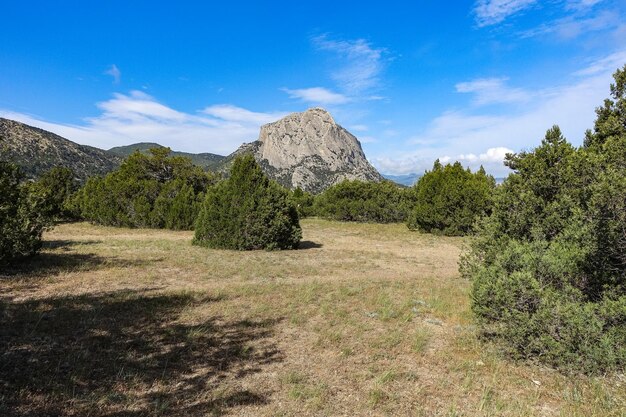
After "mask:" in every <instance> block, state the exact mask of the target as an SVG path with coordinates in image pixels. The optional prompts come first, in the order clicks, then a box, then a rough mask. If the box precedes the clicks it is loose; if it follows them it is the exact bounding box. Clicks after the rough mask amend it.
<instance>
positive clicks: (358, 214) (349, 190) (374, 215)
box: [313, 180, 411, 223]
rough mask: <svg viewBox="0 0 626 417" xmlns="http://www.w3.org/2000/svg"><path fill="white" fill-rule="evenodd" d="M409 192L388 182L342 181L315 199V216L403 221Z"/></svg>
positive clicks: (378, 221)
mask: <svg viewBox="0 0 626 417" xmlns="http://www.w3.org/2000/svg"><path fill="white" fill-rule="evenodd" d="M410 197H411V194H410V192H409V191H408V190H407V189H403V188H401V187H400V186H398V185H397V184H395V183H393V182H391V181H381V182H365V181H358V180H354V181H349V180H346V181H342V182H340V183H339V184H336V185H333V186H332V187H330V188H328V189H327V190H326V191H324V192H323V193H322V194H320V195H318V196H317V197H316V198H315V203H314V207H313V211H314V213H315V214H316V215H318V216H320V217H324V218H327V219H332V220H339V221H352V222H370V223H394V222H403V221H405V220H406V216H407V212H408V210H409V206H410V201H411V198H410Z"/></svg>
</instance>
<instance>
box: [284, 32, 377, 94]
mask: <svg viewBox="0 0 626 417" xmlns="http://www.w3.org/2000/svg"><path fill="white" fill-rule="evenodd" d="M311 42H312V44H313V46H314V47H315V48H316V49H317V50H319V51H323V52H327V53H330V54H331V60H332V68H333V69H332V70H331V71H330V73H329V74H328V75H329V77H330V79H331V80H332V82H333V84H334V88H332V89H330V88H327V87H310V88H299V89H291V88H283V89H282V91H284V92H286V93H287V94H289V97H291V98H293V99H297V100H302V101H305V102H309V103H318V104H322V105H340V104H347V103H352V102H359V101H373V100H381V99H384V97H382V96H381V95H380V94H377V92H378V91H379V90H380V89H381V86H382V80H381V75H382V72H383V70H384V68H385V64H386V59H385V55H386V54H387V51H386V49H385V48H378V47H375V46H374V45H372V44H371V43H370V42H368V41H366V40H365V39H355V40H336V39H331V38H330V37H329V36H328V35H321V36H316V37H314V38H312V39H311Z"/></svg>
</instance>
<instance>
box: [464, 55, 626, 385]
mask: <svg viewBox="0 0 626 417" xmlns="http://www.w3.org/2000/svg"><path fill="white" fill-rule="evenodd" d="M615 80H616V84H614V85H613V86H611V93H612V96H613V100H607V101H606V102H605V105H604V106H603V107H601V108H599V109H598V110H597V114H598V118H597V120H596V123H595V127H594V130H593V131H589V132H587V138H586V140H585V145H584V146H583V147H582V148H579V149H577V148H574V147H573V146H571V145H570V144H569V143H567V141H566V140H565V139H564V138H563V136H562V134H561V132H560V130H559V129H558V127H554V128H552V129H550V130H549V131H548V132H547V134H546V136H545V139H544V140H543V141H542V143H541V146H539V147H537V148H536V149H534V150H533V151H531V152H522V153H519V154H516V155H510V156H509V157H507V160H506V163H507V165H508V166H509V167H510V168H511V169H513V173H512V174H511V175H510V176H509V177H508V178H507V180H506V181H505V182H504V184H503V185H502V186H501V187H499V189H498V192H497V194H496V198H495V201H494V207H493V213H492V215H491V216H490V217H489V218H487V219H485V220H484V221H483V223H482V225H481V228H480V231H479V233H478V235H477V237H476V238H475V240H474V241H473V243H472V246H471V250H470V251H469V253H468V254H466V255H465V257H464V258H463V260H462V262H461V272H462V273H463V275H465V276H466V277H468V278H470V279H471V280H472V291H471V296H472V309H473V311H474V313H475V314H476V316H477V318H478V320H479V323H480V324H481V326H482V328H483V330H485V331H486V332H489V333H491V334H493V335H495V336H496V337H498V338H500V339H501V340H503V341H505V342H506V343H505V344H506V346H508V347H509V348H510V351H511V352H512V353H514V354H515V355H517V356H520V357H523V358H537V359H539V360H540V361H542V362H544V363H547V364H549V365H552V366H555V367H558V368H561V369H565V370H571V371H582V372H586V373H599V372H605V371H608V370H614V369H624V367H625V366H626V111H624V110H626V95H625V86H626V67H624V70H620V71H618V72H617V73H616V74H615Z"/></svg>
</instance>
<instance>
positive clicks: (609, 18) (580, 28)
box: [520, 11, 622, 40]
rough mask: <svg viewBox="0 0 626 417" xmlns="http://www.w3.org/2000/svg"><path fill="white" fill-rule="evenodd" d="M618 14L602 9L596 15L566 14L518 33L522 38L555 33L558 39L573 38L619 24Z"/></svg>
mask: <svg viewBox="0 0 626 417" xmlns="http://www.w3.org/2000/svg"><path fill="white" fill-rule="evenodd" d="M621 23H622V19H621V17H620V15H619V14H618V13H616V12H612V11H603V12H601V13H599V14H598V15H597V16H593V17H587V18H583V17H580V16H577V15H576V16H574V15H572V16H566V17H564V18H561V19H556V20H553V21H551V22H548V23H545V24H543V25H540V26H538V27H536V28H534V29H530V30H526V31H524V32H521V33H520V36H521V37H522V38H530V37H538V36H546V35H556V36H558V37H559V38H560V39H565V40H567V39H574V38H577V37H578V36H579V35H581V34H584V33H590V32H598V31H606V30H610V29H615V28H617V27H619V26H620V24H621Z"/></svg>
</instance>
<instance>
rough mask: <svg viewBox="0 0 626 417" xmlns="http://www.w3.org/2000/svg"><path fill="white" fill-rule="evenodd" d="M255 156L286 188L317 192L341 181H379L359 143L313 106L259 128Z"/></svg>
mask: <svg viewBox="0 0 626 417" xmlns="http://www.w3.org/2000/svg"><path fill="white" fill-rule="evenodd" d="M257 142H258V145H257V146H256V147H255V152H254V153H255V157H256V158H257V160H258V161H259V162H260V163H261V165H262V166H263V167H264V168H265V170H266V172H268V174H270V176H272V177H274V178H275V179H277V180H278V181H279V182H281V183H283V184H284V185H286V186H289V187H292V188H295V187H301V188H303V189H305V190H308V191H313V192H318V191H321V190H323V189H325V188H328V187H329V186H331V185H333V184H336V183H338V182H340V181H342V180H344V179H359V180H364V181H379V180H380V179H381V176H380V174H379V173H378V172H377V171H376V169H374V167H373V166H372V165H371V164H370V163H369V162H368V161H367V159H366V157H365V154H364V153H363V149H362V148H361V144H360V143H359V141H358V140H357V138H356V137H355V136H354V135H352V134H351V133H350V132H348V131H347V130H346V129H344V128H343V127H341V126H340V125H338V124H337V123H335V120H334V119H333V117H332V116H331V115H330V113H328V112H327V111H326V110H324V109H322V108H319V107H316V108H312V109H309V110H306V111H304V112H302V113H292V114H290V115H288V116H286V117H284V118H282V119H280V120H278V121H276V122H273V123H269V124H266V125H264V126H262V127H261V132H260V134H259V139H258V141H257Z"/></svg>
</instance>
